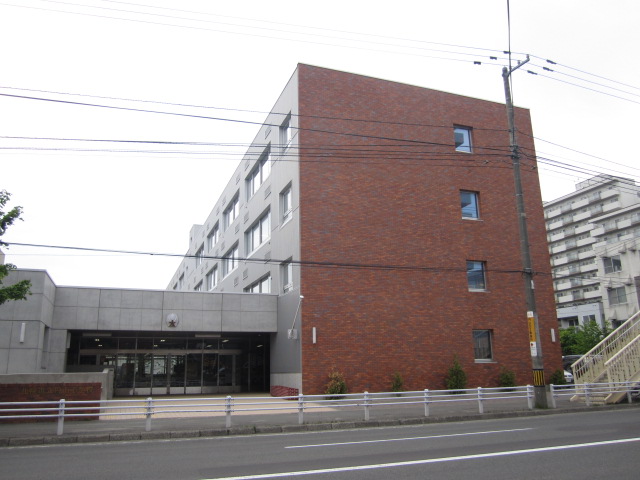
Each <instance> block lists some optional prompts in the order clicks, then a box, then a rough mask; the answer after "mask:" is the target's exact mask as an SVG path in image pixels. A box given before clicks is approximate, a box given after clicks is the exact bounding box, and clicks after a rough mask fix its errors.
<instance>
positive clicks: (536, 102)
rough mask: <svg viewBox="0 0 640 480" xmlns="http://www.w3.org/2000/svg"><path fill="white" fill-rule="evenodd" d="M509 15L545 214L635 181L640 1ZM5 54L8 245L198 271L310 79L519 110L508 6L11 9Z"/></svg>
mask: <svg viewBox="0 0 640 480" xmlns="http://www.w3.org/2000/svg"><path fill="white" fill-rule="evenodd" d="M510 10H511V50H512V52H517V53H514V55H513V61H514V64H515V62H516V61H517V60H518V59H520V60H522V59H524V58H525V55H524V54H530V55H531V61H530V62H529V64H527V65H526V66H524V67H522V68H520V69H519V70H518V71H517V72H516V73H514V76H513V82H514V99H515V103H516V104H517V105H518V106H522V107H526V108H529V109H530V110H531V115H532V120H533V129H534V135H535V136H536V138H537V140H536V149H537V153H538V156H539V157H543V159H544V160H542V161H540V169H539V172H540V179H541V185H542V191H543V198H544V199H545V200H550V199H554V198H557V197H559V196H561V195H564V194H567V193H569V192H571V191H573V190H574V184H575V182H577V181H580V180H583V179H585V178H588V177H590V176H592V175H594V174H597V173H601V172H604V173H610V174H615V175H624V176H629V177H633V178H636V179H637V178H638V157H639V156H638V153H637V152H635V151H634V150H633V149H632V148H630V147H632V146H633V145H635V144H636V143H637V137H636V135H638V133H637V130H638V128H637V127H638V121H637V119H638V114H639V113H640V88H639V87H640V79H639V78H638V77H639V76H638V73H639V67H638V62H637V57H638V53H637V49H638V46H639V45H640V29H639V28H638V23H639V21H640V2H638V1H637V0H627V1H625V0H612V1H609V2H603V1H592V0H563V1H558V0H536V1H531V0H511V4H510ZM136 12H138V13H136ZM0 45H2V48H1V49H0V66H1V68H0V71H1V72H2V73H1V75H0V189H6V190H7V191H9V192H11V193H12V195H13V197H12V205H15V204H17V205H21V206H23V207H24V216H23V217H24V220H25V221H24V222H19V223H18V224H17V225H15V226H14V227H12V228H11V229H10V230H9V232H8V233H7V234H6V235H5V236H4V238H3V239H4V240H5V241H8V242H16V243H29V244H40V245H61V246H69V247H87V248H96V249H115V250H126V251H140V252H158V253H171V254H178V255H180V254H183V253H184V252H185V251H186V249H187V246H188V240H189V229H190V228H191V225H192V224H195V223H201V222H203V221H204V220H205V219H206V217H207V215H208V214H209V212H210V210H211V208H212V207H213V205H214V203H215V201H216V200H217V199H218V196H219V195H220V193H221V191H222V189H223V187H224V186H225V185H226V183H227V181H228V179H229V178H230V175H231V172H232V171H233V170H234V169H235V167H236V166H237V163H238V161H239V158H240V156H241V155H242V153H243V152H244V150H245V148H246V146H247V145H248V144H249V143H250V142H251V141H252V140H253V137H254V135H255V134H256V132H257V130H258V126H257V125H255V124H252V123H251V122H257V123H258V124H259V123H260V122H262V121H263V120H264V118H265V114H266V112H268V111H269V110H270V109H271V107H272V105H273V103H274V102H275V100H276V99H277V98H278V96H279V94H280V92H281V91H282V89H283V87H284V86H285V84H286V82H287V81H288V79H289V77H290V76H291V74H292V73H293V71H294V69H295V68H296V65H297V64H298V63H309V64H312V65H318V66H322V67H327V68H332V69H336V70H344V71H348V72H353V73H357V74H362V75H368V76H372V77H378V78H383V79H388V80H393V81H397V82H402V83H408V84H413V85H418V86H421V87H427V88H433V89H438V90H445V91H448V92H452V93H456V94H460V95H467V96H471V97H477V98H483V99H487V100H493V101H499V102H504V90H503V84H502V77H501V68H502V66H504V65H506V64H507V63H508V59H507V56H506V55H505V54H504V53H503V51H505V50H508V48H509V36H508V22H507V1H506V0H484V1H478V0H457V1H456V2H444V1H432V0H422V1H405V0H396V1H394V2H382V1H377V0H368V1H366V2H365V1H355V0H353V1H345V0H342V1H334V0H328V1H323V2H302V1H300V0H297V1H280V0H273V1H270V2H265V1H243V0H238V1H236V2H217V1H213V0H210V1H204V0H203V1H198V0H181V1H180V2H176V1H168V0H166V1H165V0H154V1H151V0H138V1H137V2H136V1H135V0H133V1H131V2H123V1H100V0H82V1H80V0H75V1H74V0H70V1H67V2H63V1H44V0H12V1H7V2H4V1H0ZM491 56H495V57H497V60H491V58H490V57H491ZM547 59H549V60H552V61H554V62H556V64H555V65H554V64H551V63H548V62H546V60H547ZM474 61H479V62H481V63H482V64H481V65H475V64H474ZM545 66H546V67H547V68H551V69H552V70H553V71H552V72H550V71H547V70H544V69H543V67H545ZM528 70H530V71H532V72H535V73H538V75H532V74H530V73H528V72H527V71H528ZM26 97H29V98H26ZM49 100H54V101H49ZM63 102H75V103H83V104H91V105H93V106H86V105H77V104H72V103H63ZM96 105H101V106H108V107H123V108H124V109H114V108H104V107H99V106H96ZM135 110H147V112H141V111H135ZM150 111H152V112H150ZM154 112H155V113H154ZM158 112H162V113H158ZM167 113H179V114H186V115H191V117H189V116H178V115H169V114H167ZM202 117H215V118H217V120H216V119H213V118H202ZM229 120H242V121H246V122H248V123H238V122H231V121H229ZM15 137H22V138H15ZM52 139H56V140H52ZM78 140H83V141H78ZM104 140H111V141H110V142H106V141H104ZM131 141H135V142H131ZM142 141H144V142H149V143H138V142H142ZM153 142H187V144H181V145H175V144H174V145H169V144H166V143H165V144H163V143H153ZM193 143H201V144H204V145H194V144H193ZM552 162H553V163H554V165H555V166H552V165H551V163H552ZM514 208H515V207H514ZM5 253H6V254H7V261H9V262H11V263H14V264H16V265H17V266H19V267H22V268H35V269H46V270H48V271H49V274H50V275H51V276H52V278H53V280H54V282H55V283H56V284H58V285H78V286H100V287H119V288H145V289H164V288H165V287H166V286H167V284H168V282H169V280H170V279H171V277H172V275H173V273H174V271H175V269H176V268H177V266H178V264H179V261H180V259H179V258H177V257H174V258H171V257H168V258H166V257H162V256H134V255H109V254H106V253H87V252H80V251H74V250H59V249H50V248H34V247H21V246H12V247H10V249H9V250H8V251H5Z"/></svg>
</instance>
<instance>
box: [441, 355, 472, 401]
mask: <svg viewBox="0 0 640 480" xmlns="http://www.w3.org/2000/svg"><path fill="white" fill-rule="evenodd" d="M445 385H446V386H447V388H448V389H449V390H464V389H465V388H467V374H466V373H464V370H463V369H462V365H460V362H459V361H458V357H457V356H455V357H453V365H452V366H451V368H449V372H448V373H447V377H446V379H445ZM455 393H461V392H455Z"/></svg>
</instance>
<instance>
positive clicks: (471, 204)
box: [460, 190, 480, 218]
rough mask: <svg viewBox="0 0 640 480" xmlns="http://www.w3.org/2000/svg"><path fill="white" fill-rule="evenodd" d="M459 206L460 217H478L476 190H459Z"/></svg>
mask: <svg viewBox="0 0 640 480" xmlns="http://www.w3.org/2000/svg"><path fill="white" fill-rule="evenodd" d="M460 207H461V209H462V218H480V210H479V208H478V193H477V192H467V191H464V190H461V191H460Z"/></svg>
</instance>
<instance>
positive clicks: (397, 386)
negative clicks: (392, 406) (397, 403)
mask: <svg viewBox="0 0 640 480" xmlns="http://www.w3.org/2000/svg"><path fill="white" fill-rule="evenodd" d="M391 391H392V392H404V380H403V379H402V375H400V373H399V372H396V373H394V374H393V380H392V381H391Z"/></svg>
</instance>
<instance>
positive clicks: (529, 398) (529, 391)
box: [527, 385, 534, 410]
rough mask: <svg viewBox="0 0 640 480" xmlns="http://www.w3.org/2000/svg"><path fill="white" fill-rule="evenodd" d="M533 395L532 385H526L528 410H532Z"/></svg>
mask: <svg viewBox="0 0 640 480" xmlns="http://www.w3.org/2000/svg"><path fill="white" fill-rule="evenodd" d="M533 397H534V390H533V387H532V386H531V385H527V405H528V407H529V410H533Z"/></svg>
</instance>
